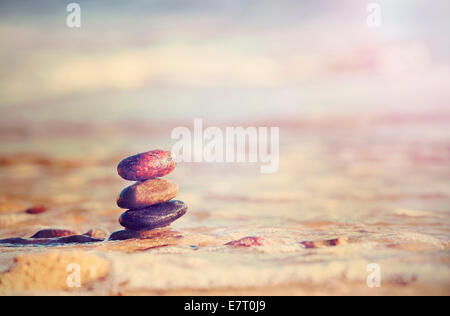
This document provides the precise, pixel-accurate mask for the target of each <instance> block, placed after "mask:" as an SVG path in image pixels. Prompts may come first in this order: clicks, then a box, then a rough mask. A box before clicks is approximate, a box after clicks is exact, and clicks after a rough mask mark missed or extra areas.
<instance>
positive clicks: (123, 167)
mask: <svg viewBox="0 0 450 316" xmlns="http://www.w3.org/2000/svg"><path fill="white" fill-rule="evenodd" d="M175 166H176V163H175V161H174V160H173V159H172V156H171V154H170V152H168V151H165V150H152V151H149V152H145V153H141V154H137V155H134V156H131V157H128V158H125V159H124V160H122V161H121V162H120V163H119V165H118V167H117V172H118V173H119V175H120V176H121V177H122V178H124V179H125V180H130V181H144V180H148V179H151V178H155V177H163V176H165V175H167V174H169V173H171V172H172V171H173V169H175Z"/></svg>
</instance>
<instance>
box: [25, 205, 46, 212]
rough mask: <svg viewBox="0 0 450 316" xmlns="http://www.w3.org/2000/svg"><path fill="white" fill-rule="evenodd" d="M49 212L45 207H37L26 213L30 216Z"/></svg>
mask: <svg viewBox="0 0 450 316" xmlns="http://www.w3.org/2000/svg"><path fill="white" fill-rule="evenodd" d="M46 211H47V208H46V207H45V206H44V205H35V206H33V207H30V208H29V209H27V210H26V211H25V212H26V213H28V214H41V213H44V212H46Z"/></svg>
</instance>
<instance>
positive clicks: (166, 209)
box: [119, 200, 187, 230]
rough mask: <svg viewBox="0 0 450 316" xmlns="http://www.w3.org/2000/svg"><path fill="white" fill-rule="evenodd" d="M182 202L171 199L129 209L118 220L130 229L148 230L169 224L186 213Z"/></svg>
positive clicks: (185, 207)
mask: <svg viewBox="0 0 450 316" xmlns="http://www.w3.org/2000/svg"><path fill="white" fill-rule="evenodd" d="M186 211H187V206H186V204H184V202H181V201H177V200H173V201H169V202H165V203H160V204H156V205H152V206H149V207H146V208H144V209H141V210H129V211H126V212H125V213H123V214H122V215H121V216H120V219H119V222H120V225H122V226H123V227H125V228H128V229H132V230H149V229H154V228H158V227H164V226H167V225H170V224H171V223H172V222H173V221H175V220H176V219H178V218H180V217H181V216H183V215H184V214H186Z"/></svg>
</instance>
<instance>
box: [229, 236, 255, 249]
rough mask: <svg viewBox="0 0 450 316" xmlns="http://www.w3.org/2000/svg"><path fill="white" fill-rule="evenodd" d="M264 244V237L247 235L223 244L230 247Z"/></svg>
mask: <svg viewBox="0 0 450 316" xmlns="http://www.w3.org/2000/svg"><path fill="white" fill-rule="evenodd" d="M262 245H264V239H263V238H261V237H255V236H248V237H244V238H241V239H238V240H233V241H230V242H228V243H226V244H225V246H231V247H245V248H247V247H252V246H262Z"/></svg>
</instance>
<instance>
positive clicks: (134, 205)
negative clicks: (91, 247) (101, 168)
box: [109, 150, 187, 240]
mask: <svg viewBox="0 0 450 316" xmlns="http://www.w3.org/2000/svg"><path fill="white" fill-rule="evenodd" d="M175 165H176V164H175V161H174V160H173V159H172V156H171V154H170V152H168V151H164V150H153V151H149V152H145V153H141V154H137V155H134V156H131V157H128V158H126V159H124V160H122V161H121V162H120V163H119V165H118V167H117V171H118V173H119V175H120V176H121V177H122V178H123V179H125V180H130V181H137V182H136V183H134V184H132V185H130V186H129V187H127V188H125V189H124V190H123V191H122V192H121V193H120V194H119V197H118V198H117V205H118V206H119V207H120V208H123V209H128V210H127V211H126V212H125V213H123V214H122V215H121V216H120V219H119V223H120V225H122V226H123V227H125V230H121V231H118V232H115V233H113V234H112V235H111V236H110V238H109V239H110V240H123V239H130V238H145V237H146V236H149V235H151V232H152V231H153V230H154V229H156V228H161V227H165V226H168V225H170V224H171V223H172V222H173V221H175V220H177V219H178V218H180V217H181V216H183V215H184V214H185V213H186V211H187V206H186V205H185V204H184V202H182V201H177V200H172V199H173V198H174V197H175V196H176V195H177V194H178V185H177V184H176V183H174V182H172V181H169V180H166V179H160V177H163V176H165V175H167V174H169V173H170V172H172V171H173V169H175Z"/></svg>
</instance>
